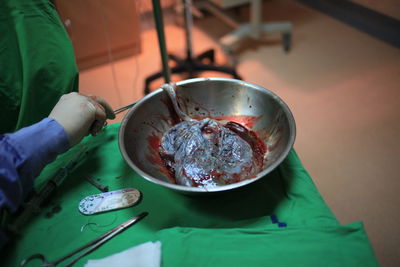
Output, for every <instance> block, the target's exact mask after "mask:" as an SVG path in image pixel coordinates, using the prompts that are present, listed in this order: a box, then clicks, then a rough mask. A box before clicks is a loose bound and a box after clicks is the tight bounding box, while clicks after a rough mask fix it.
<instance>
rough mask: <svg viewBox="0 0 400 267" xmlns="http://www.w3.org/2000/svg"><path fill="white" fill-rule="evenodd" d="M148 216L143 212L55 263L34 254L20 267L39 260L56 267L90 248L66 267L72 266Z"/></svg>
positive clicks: (44, 264)
mask: <svg viewBox="0 0 400 267" xmlns="http://www.w3.org/2000/svg"><path fill="white" fill-rule="evenodd" d="M148 214H149V213H148V212H143V213H141V214H139V215H138V216H136V217H133V218H132V219H129V220H128V221H126V222H124V223H123V224H121V225H119V226H117V227H115V228H113V229H111V230H110V231H108V232H107V233H105V234H103V235H102V236H100V237H98V238H96V239H95V240H93V241H91V242H89V243H87V244H86V245H83V246H81V247H79V248H77V249H75V250H74V251H72V252H70V253H68V254H67V255H65V256H62V257H61V258H59V259H57V260H55V261H52V262H49V261H48V260H47V259H46V257H45V256H44V255H43V254H34V255H32V256H30V257H28V258H26V259H24V260H23V261H22V262H21V264H20V266H25V265H26V264H27V263H28V262H29V261H31V260H34V259H39V260H42V265H41V266H42V267H54V266H56V265H58V264H59V263H61V262H63V261H64V260H66V259H68V258H69V257H71V256H73V255H75V254H77V253H78V252H80V251H82V250H84V249H85V248H89V247H90V248H89V249H88V250H86V251H85V252H83V253H81V254H79V255H78V256H77V257H76V258H74V259H72V260H71V261H69V262H68V263H67V264H66V265H64V267H67V266H72V265H73V264H74V263H75V262H77V261H78V260H79V259H80V258H82V257H83V256H86V255H87V254H89V253H91V252H92V251H94V250H95V249H97V248H99V247H100V246H101V245H103V244H104V243H106V242H107V241H108V240H110V239H111V238H113V237H114V236H116V235H118V234H119V233H121V232H122V231H124V230H125V229H127V228H128V227H130V226H132V225H134V224H135V223H137V222H138V221H140V220H141V219H143V218H144V217H146V216H147V215H148Z"/></svg>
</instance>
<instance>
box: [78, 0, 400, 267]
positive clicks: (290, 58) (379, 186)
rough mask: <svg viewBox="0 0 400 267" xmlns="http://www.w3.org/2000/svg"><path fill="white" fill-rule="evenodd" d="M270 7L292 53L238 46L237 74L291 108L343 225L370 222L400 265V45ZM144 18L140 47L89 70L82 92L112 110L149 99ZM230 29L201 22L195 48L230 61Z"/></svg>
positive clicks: (280, 5) (276, 4) (377, 241)
mask: <svg viewBox="0 0 400 267" xmlns="http://www.w3.org/2000/svg"><path fill="white" fill-rule="evenodd" d="M263 8H264V14H265V16H264V20H265V21H276V20H290V21H291V22H292V23H293V24H294V31H293V46H292V50H291V51H290V53H287V54H286V53H284V52H283V49H282V45H281V43H280V38H279V36H277V37H276V38H275V37H274V36H271V38H269V40H268V41H264V42H255V41H246V42H244V43H243V44H242V45H241V47H240V48H239V49H238V50H237V52H236V53H235V56H236V58H237V60H238V65H237V71H238V73H239V74H240V75H241V76H242V77H243V79H244V80H246V81H249V82H253V83H256V84H259V85H261V86H264V87H266V88H268V89H270V90H271V91H273V92H275V93H276V94H278V95H279V96H280V97H282V98H283V100H284V101H285V102H286V103H287V104H288V105H289V107H290V108H291V110H292V112H293V114H294V117H295V119H296V124H297V138H296V143H295V149H296V151H297V152H298V154H299V156H300V159H301V160H302V162H303V164H304V166H305V168H306V169H307V170H308V171H309V173H310V174H311V177H312V178H313V180H314V182H315V184H316V185H317V187H318V189H319V191H320V193H321V194H322V196H323V197H324V199H325V201H326V202H327V204H328V205H329V207H330V208H331V209H332V211H333V212H334V214H335V215H336V216H337V218H338V219H339V221H340V222H341V223H342V224H347V223H350V222H354V221H363V222H364V224H365V227H366V230H367V233H368V235H369V238H370V240H371V243H372V245H373V247H374V250H375V252H376V256H377V258H378V261H379V262H380V264H381V265H382V266H399V265H400V255H399V253H398V251H399V244H400V230H399V229H400V227H399V225H400V212H399V207H400V179H399V178H400V175H399V166H400V50H399V49H398V48H395V47H393V46H390V45H388V44H386V43H384V42H382V41H380V40H377V39H375V38H373V37H371V36H369V35H367V34H365V33H362V32H360V31H358V30H356V29H354V28H352V27H350V26H348V25H345V24H343V23H341V22H339V21H337V20H335V19H333V18H331V17H328V16H326V15H324V14H322V13H319V12H317V11H315V10H313V9H310V8H307V7H305V6H303V5H301V4H299V3H297V2H293V1H286V0H271V1H266V2H264V6H263ZM243 12H244V13H245V12H247V10H246V9H245V10H244V11H241V13H242V14H239V15H240V16H243ZM166 21H167V22H166V27H165V32H166V36H167V47H168V51H169V52H170V53H174V54H176V55H180V56H183V55H184V54H185V53H184V44H185V42H184V32H183V30H182V28H181V27H179V26H178V25H176V24H174V23H173V20H172V19H169V20H168V14H166ZM142 24H143V26H144V27H143V28H145V29H144V30H142V32H141V41H142V52H141V53H140V54H139V55H138V56H135V57H130V58H125V59H122V60H118V61H115V62H113V63H112V64H105V65H101V66H98V67H94V68H91V69H87V70H84V71H81V73H80V90H81V92H82V93H86V94H96V95H99V96H102V97H103V98H105V99H106V100H107V101H108V102H110V103H111V105H112V106H113V107H114V108H118V107H120V106H123V105H126V104H129V103H132V102H133V101H136V100H138V99H140V98H141V97H143V83H144V79H145V78H146V77H147V76H148V75H150V74H152V73H154V72H157V71H158V70H160V67H161V61H160V57H159V49H158V43H157V39H156V32H155V29H154V24H153V20H152V18H151V17H147V18H146V16H145V17H144V19H143V21H142ZM229 31H230V28H229V27H227V26H225V25H224V24H223V23H221V22H219V21H218V20H217V19H215V18H212V17H206V18H204V19H196V20H195V28H194V30H193V38H194V40H195V42H194V45H193V46H194V52H195V54H198V53H200V52H202V51H204V50H206V49H209V48H215V49H216V50H217V52H218V53H217V62H218V63H221V64H223V63H225V62H227V61H228V59H227V57H226V56H225V55H224V53H223V52H222V50H221V49H220V48H219V46H218V44H217V42H216V40H217V39H218V38H219V37H221V36H222V35H223V34H226V33H228V32H229ZM113 73H114V74H115V76H113ZM202 76H214V77H216V76H224V77H228V76H226V75H219V74H218V73H204V74H203V75H202ZM184 78H185V77H178V76H177V77H175V76H174V80H179V79H184ZM160 82H161V81H160ZM157 85H159V84H155V86H157ZM122 117H123V114H122V115H119V116H118V117H117V119H116V120H115V121H116V122H118V121H121V119H122Z"/></svg>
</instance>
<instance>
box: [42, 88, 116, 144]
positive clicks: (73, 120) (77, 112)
mask: <svg viewBox="0 0 400 267" xmlns="http://www.w3.org/2000/svg"><path fill="white" fill-rule="evenodd" d="M49 118H53V119H55V120H56V121H57V122H58V123H59V124H60V125H61V126H62V127H64V130H65V131H66V133H67V135H68V137H69V143H70V146H71V147H72V146H74V145H76V144H77V143H79V142H80V141H81V140H82V138H83V137H85V136H86V135H88V134H89V133H91V134H92V135H96V134H97V133H98V132H99V131H100V130H101V128H102V127H103V126H104V124H105V123H106V120H107V119H114V118H115V115H114V112H113V110H112V108H111V107H110V106H109V105H108V104H107V102H106V101H105V100H104V99H102V98H100V97H97V96H85V95H81V94H78V93H75V92H74V93H69V94H66V95H63V96H62V97H61V98H60V100H59V101H58V103H57V104H56V105H55V106H54V108H53V110H52V111H51V113H50V115H49Z"/></svg>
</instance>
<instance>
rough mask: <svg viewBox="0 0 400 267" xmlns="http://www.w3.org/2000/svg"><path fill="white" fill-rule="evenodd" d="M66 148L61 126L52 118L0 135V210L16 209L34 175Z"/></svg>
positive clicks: (63, 131) (65, 138)
mask: <svg viewBox="0 0 400 267" xmlns="http://www.w3.org/2000/svg"><path fill="white" fill-rule="evenodd" d="M68 148H69V139H68V136H67V134H66V132H65V130H64V128H63V127H62V126H61V125H60V124H59V123H58V122H56V121H55V120H54V119H51V118H46V119H43V120H42V121H40V122H38V123H36V124H34V125H32V126H29V127H26V128H23V129H21V130H19V131H17V132H15V133H13V134H5V135H1V136H0V209H4V208H6V209H7V210H8V211H9V212H11V213H12V212H15V211H16V210H17V208H18V206H19V205H20V204H21V202H22V201H23V199H24V198H25V197H26V195H27V193H28V192H29V191H30V190H31V188H32V186H33V180H34V178H35V177H36V176H37V175H38V174H39V173H40V171H41V170H42V169H43V167H44V166H45V165H46V164H48V163H50V162H51V161H53V160H54V159H55V158H56V157H57V155H59V154H62V153H64V152H65V151H66V150H67V149H68Z"/></svg>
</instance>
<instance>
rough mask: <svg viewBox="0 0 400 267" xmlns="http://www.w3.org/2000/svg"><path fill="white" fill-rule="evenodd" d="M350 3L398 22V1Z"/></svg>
mask: <svg viewBox="0 0 400 267" xmlns="http://www.w3.org/2000/svg"><path fill="white" fill-rule="evenodd" d="M351 2H353V3H356V4H359V5H362V6H364V7H367V8H369V9H372V10H374V11H376V12H379V13H382V14H384V15H386V16H389V17H392V18H395V19H398V20H400V1H399V0H380V1H376V0H351Z"/></svg>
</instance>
